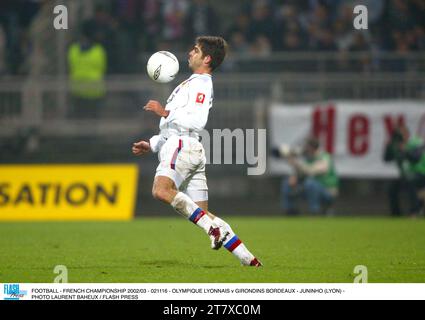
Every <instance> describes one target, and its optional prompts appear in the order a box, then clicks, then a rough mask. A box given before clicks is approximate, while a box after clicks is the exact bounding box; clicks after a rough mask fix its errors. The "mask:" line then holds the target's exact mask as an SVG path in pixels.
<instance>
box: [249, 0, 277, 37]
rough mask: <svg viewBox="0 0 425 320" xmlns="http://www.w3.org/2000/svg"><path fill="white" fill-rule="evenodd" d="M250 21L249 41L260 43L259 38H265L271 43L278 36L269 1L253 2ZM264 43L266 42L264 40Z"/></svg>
mask: <svg viewBox="0 0 425 320" xmlns="http://www.w3.org/2000/svg"><path fill="white" fill-rule="evenodd" d="M250 20H251V22H250V25H249V34H248V40H249V41H252V42H254V43H255V42H258V39H259V38H260V39H261V38H264V37H265V38H267V39H268V42H269V43H271V42H272V41H273V39H274V37H275V36H276V35H275V32H276V28H275V21H274V19H273V17H272V15H271V10H270V4H269V3H268V1H266V0H256V1H253V2H252V4H251V19H250ZM262 42H265V41H263V40H262Z"/></svg>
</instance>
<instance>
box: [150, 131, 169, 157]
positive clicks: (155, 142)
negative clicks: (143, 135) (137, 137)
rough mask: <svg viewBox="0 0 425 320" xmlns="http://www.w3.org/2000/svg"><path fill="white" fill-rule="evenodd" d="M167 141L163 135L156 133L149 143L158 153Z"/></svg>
mask: <svg viewBox="0 0 425 320" xmlns="http://www.w3.org/2000/svg"><path fill="white" fill-rule="evenodd" d="M165 142H166V140H165V138H164V137H163V136H162V135H156V136H153V137H152V138H150V139H149V145H150V147H151V150H152V152H154V153H157V152H158V151H159V149H161V147H162V145H163V144H164V143H165Z"/></svg>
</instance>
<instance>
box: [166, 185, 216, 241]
mask: <svg viewBox="0 0 425 320" xmlns="http://www.w3.org/2000/svg"><path fill="white" fill-rule="evenodd" d="M171 206H172V207H173V208H174V210H176V211H177V212H178V213H180V214H181V215H183V216H184V217H186V218H188V219H189V220H190V221H192V222H193V223H194V224H196V225H197V226H199V227H201V228H202V229H204V230H205V232H206V233H207V234H208V231H209V230H210V227H211V224H212V220H211V218H210V217H209V216H208V215H207V214H206V213H205V212H204V211H203V210H202V209H201V208H199V207H198V206H197V204H196V203H195V202H194V201H193V200H192V199H191V198H189V196H187V195H186V194H184V193H183V192H179V193H177V194H176V196H175V197H174V199H173V201H172V202H171Z"/></svg>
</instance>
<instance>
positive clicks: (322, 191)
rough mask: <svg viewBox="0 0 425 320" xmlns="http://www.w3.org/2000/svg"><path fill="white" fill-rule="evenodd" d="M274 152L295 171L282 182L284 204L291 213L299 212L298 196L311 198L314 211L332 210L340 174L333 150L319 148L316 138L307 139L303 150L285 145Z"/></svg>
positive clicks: (314, 212)
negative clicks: (337, 173)
mask: <svg viewBox="0 0 425 320" xmlns="http://www.w3.org/2000/svg"><path fill="white" fill-rule="evenodd" d="M273 154H274V155H275V156H279V157H282V158H284V159H285V160H286V161H287V162H288V163H289V164H290V165H291V166H292V167H293V169H294V171H295V174H294V175H291V176H289V177H288V178H287V179H285V180H284V181H283V182H282V206H283V209H284V210H285V211H286V212H287V213H288V214H289V215H295V214H298V212H299V210H298V206H297V203H296V200H297V198H299V197H303V198H306V199H307V203H308V208H309V211H310V213H312V214H318V213H324V214H330V207H331V205H332V203H333V202H334V200H335V197H336V196H337V194H338V176H337V175H336V172H335V168H334V163H333V160H332V157H331V155H330V154H329V153H327V152H325V151H322V150H321V149H320V148H319V141H318V140H317V139H316V138H309V139H307V141H306V143H305V146H304V148H303V150H302V152H300V151H297V150H290V148H288V147H287V146H285V145H282V146H281V147H280V148H279V149H274V151H273Z"/></svg>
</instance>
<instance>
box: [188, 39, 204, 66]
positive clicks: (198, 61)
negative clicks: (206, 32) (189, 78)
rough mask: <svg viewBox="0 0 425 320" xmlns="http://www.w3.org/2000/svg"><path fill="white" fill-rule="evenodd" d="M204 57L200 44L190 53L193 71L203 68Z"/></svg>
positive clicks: (190, 64)
mask: <svg viewBox="0 0 425 320" xmlns="http://www.w3.org/2000/svg"><path fill="white" fill-rule="evenodd" d="M202 56H203V53H202V49H201V47H200V46H199V45H198V44H196V45H194V46H193V48H192V49H191V50H190V51H189V59H188V62H189V68H190V69H192V70H196V69H198V68H199V67H201V66H202V64H203V63H204V58H205V57H202Z"/></svg>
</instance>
